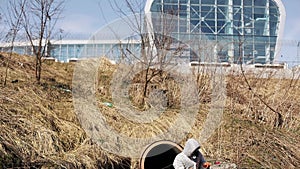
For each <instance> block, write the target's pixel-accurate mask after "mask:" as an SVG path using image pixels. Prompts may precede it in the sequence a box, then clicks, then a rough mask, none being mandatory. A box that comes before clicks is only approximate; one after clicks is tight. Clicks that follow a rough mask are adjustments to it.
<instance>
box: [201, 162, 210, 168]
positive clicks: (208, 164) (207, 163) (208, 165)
mask: <svg viewBox="0 0 300 169" xmlns="http://www.w3.org/2000/svg"><path fill="white" fill-rule="evenodd" d="M202 166H203V167H204V168H209V167H210V166H211V164H210V163H209V162H205V163H204V164H203V165H202Z"/></svg>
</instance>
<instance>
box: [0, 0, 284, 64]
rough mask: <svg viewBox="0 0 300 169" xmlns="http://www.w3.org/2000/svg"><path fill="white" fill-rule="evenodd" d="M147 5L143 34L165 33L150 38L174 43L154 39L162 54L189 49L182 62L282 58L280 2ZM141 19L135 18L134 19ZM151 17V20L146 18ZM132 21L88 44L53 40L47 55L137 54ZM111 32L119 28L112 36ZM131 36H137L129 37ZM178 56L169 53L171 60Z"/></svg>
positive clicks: (205, 0) (157, 0)
mask: <svg viewBox="0 0 300 169" xmlns="http://www.w3.org/2000/svg"><path fill="white" fill-rule="evenodd" d="M145 2H146V4H145V15H144V18H143V19H144V20H143V21H141V22H140V23H137V24H140V25H142V27H143V29H144V30H143V33H145V34H148V33H151V32H154V33H157V32H159V33H162V32H164V33H162V34H154V36H150V37H155V36H156V38H154V39H155V40H156V39H163V38H161V37H158V36H161V35H163V36H171V38H172V41H174V45H170V46H168V45H165V46H163V45H162V44H163V43H165V42H155V40H153V42H154V43H152V45H156V50H159V49H160V48H161V47H163V50H165V49H166V48H168V49H167V50H175V51H176V50H178V48H181V47H182V46H180V45H179V46H178V45H176V43H178V42H180V43H181V42H184V43H185V44H187V46H188V47H187V48H185V49H183V50H182V51H180V53H179V55H180V57H181V58H184V59H185V60H184V61H197V62H198V61H200V62H217V63H222V62H225V63H233V64H240V63H243V64H256V63H261V64H274V62H275V61H276V57H277V56H278V55H279V51H280V46H281V45H280V42H281V37H282V34H283V28H284V23H285V8H284V6H283V4H282V2H281V0H147V1H145ZM165 14H166V15H167V16H168V17H167V20H162V16H164V15H165ZM137 16H138V17H139V16H140V15H137ZM137 16H133V18H132V19H133V20H134V19H135V18H136V17H137ZM141 16H142V15H141ZM149 16H150V18H147V17H149ZM128 18H129V19H131V17H128ZM149 21H150V22H149ZM128 23H131V22H130V21H126V20H125V21H124V19H120V21H118V22H116V23H114V24H113V25H110V26H108V27H107V28H105V29H104V30H101V31H100V32H98V33H99V35H98V33H97V34H96V35H95V36H96V37H93V38H92V39H90V40H79V39H74V38H72V39H69V40H68V39H65V40H62V39H60V40H51V44H50V46H48V48H47V49H48V51H49V52H47V56H51V57H54V58H55V59H57V60H58V61H61V62H68V61H70V60H71V59H74V58H75V59H77V58H81V57H92V56H107V55H108V56H109V57H110V59H112V60H118V59H120V58H122V55H123V54H124V53H126V51H125V52H124V51H122V50H124V48H130V49H131V52H132V51H134V52H137V53H138V52H139V50H141V48H142V46H143V45H142V44H141V39H139V38H136V37H135V36H134V35H133V32H131V31H132V30H130V28H131V26H129V25H128ZM120 25H123V26H122V27H121V26H120ZM149 25H150V26H151V28H150V27H149ZM164 25H168V26H169V27H171V28H167V31H166V30H162V29H161V28H162V27H164ZM111 29H116V30H115V31H113V32H112V31H111ZM124 29H125V30H124ZM126 29H128V30H126ZM114 32H115V33H116V32H117V33H118V35H120V36H118V37H121V38H122V37H125V39H116V37H115V36H114ZM165 32H167V33H165ZM132 35H133V37H130V36H132ZM97 36H99V37H97ZM103 37H104V38H103ZM126 38H127V39H126ZM128 38H129V40H128ZM48 45H49V44H48ZM157 45H161V46H157ZM9 46H10V44H9V43H4V44H0V51H7V50H9V49H10V47H9ZM124 46H125V47H124ZM14 52H17V53H20V54H28V55H32V49H31V47H30V44H29V43H28V42H24V43H21V42H20V43H16V44H15V46H14ZM171 53H172V52H171ZM174 53H175V52H173V53H172V54H171V55H172V57H173V56H174ZM174 62H177V60H176V61H174Z"/></svg>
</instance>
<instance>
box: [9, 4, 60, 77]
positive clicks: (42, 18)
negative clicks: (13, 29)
mask: <svg viewBox="0 0 300 169" xmlns="http://www.w3.org/2000/svg"><path fill="white" fill-rule="evenodd" d="M63 4H64V0H13V2H12V3H10V5H11V8H12V9H14V10H13V12H14V15H16V14H19V16H20V21H21V22H20V25H21V28H22V31H24V33H25V35H26V37H27V39H28V41H29V42H30V45H31V47H32V54H33V55H34V56H35V76H36V80H37V81H38V82H40V79H41V73H42V60H43V57H44V56H45V55H46V53H47V51H46V50H47V43H48V42H49V41H50V39H51V37H52V33H53V30H54V26H55V24H56V22H57V21H58V19H59V18H60V15H61V13H62V11H63ZM16 16H18V15H16Z"/></svg>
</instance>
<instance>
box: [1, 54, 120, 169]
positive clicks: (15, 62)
mask: <svg viewBox="0 0 300 169" xmlns="http://www.w3.org/2000/svg"><path fill="white" fill-rule="evenodd" d="M7 58H8V57H7V54H1V58H0V75H1V80H0V82H1V90H0V112H1V114H0V125H1V133H0V164H1V165H0V168H15V167H23V168H29V167H37V168H40V167H45V168H48V167H55V168H82V167H86V168H95V167H99V168H105V167H106V168H112V167H113V166H116V165H117V164H119V163H120V162H121V161H122V160H124V159H123V158H121V157H117V156H115V155H111V154H109V153H107V152H105V151H103V150H101V148H100V147H97V146H96V145H94V144H93V143H92V142H91V141H88V140H89V139H88V138H87V137H86V134H85V132H84V131H83V129H82V128H81V127H80V124H79V122H78V120H77V117H76V115H75V113H74V110H73V103H72V94H71V82H72V73H73V67H74V65H73V64H71V63H70V64H62V63H54V62H48V61H47V62H45V63H44V66H43V72H42V73H43V74H42V76H43V79H42V81H41V83H40V84H37V83H36V82H35V78H34V67H33V66H32V65H33V63H34V62H33V58H31V57H26V56H18V55H13V58H12V59H11V60H10V64H9V74H8V84H7V85H6V86H3V81H2V80H3V78H4V72H5V67H6V63H7V62H6V61H7Z"/></svg>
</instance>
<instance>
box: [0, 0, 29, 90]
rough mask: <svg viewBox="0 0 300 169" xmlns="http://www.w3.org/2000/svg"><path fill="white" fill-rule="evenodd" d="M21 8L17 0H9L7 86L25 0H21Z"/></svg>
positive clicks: (5, 79)
mask: <svg viewBox="0 0 300 169" xmlns="http://www.w3.org/2000/svg"><path fill="white" fill-rule="evenodd" d="M19 5H20V6H19V7H20V8H21V10H20V9H19V8H16V6H17V5H16V1H9V7H10V9H9V10H8V12H7V16H6V23H7V25H8V29H9V31H8V32H7V34H6V36H5V39H6V41H8V42H9V43H10V47H9V57H8V58H7V61H6V68H5V75H4V86H6V83H7V76H8V68H9V64H10V59H11V57H12V53H13V50H14V43H15V40H16V38H17V34H18V32H19V31H20V28H21V22H22V12H21V11H22V9H23V8H24V6H25V0H20V2H19Z"/></svg>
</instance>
